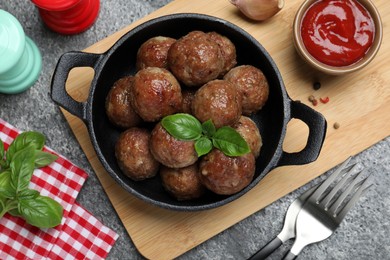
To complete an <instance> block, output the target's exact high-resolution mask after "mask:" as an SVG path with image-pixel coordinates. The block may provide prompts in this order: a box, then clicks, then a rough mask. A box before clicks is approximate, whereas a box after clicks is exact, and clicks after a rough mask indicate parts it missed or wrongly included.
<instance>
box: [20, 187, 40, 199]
mask: <svg viewBox="0 0 390 260" xmlns="http://www.w3.org/2000/svg"><path fill="white" fill-rule="evenodd" d="M38 196H40V194H39V192H38V191H36V190H32V189H25V190H22V191H20V192H19V193H18V199H35V198H37V197H38Z"/></svg>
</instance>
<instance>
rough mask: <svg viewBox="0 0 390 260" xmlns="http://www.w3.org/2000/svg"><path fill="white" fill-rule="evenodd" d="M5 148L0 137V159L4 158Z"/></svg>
mask: <svg viewBox="0 0 390 260" xmlns="http://www.w3.org/2000/svg"><path fill="white" fill-rule="evenodd" d="M4 154H5V149H4V143H3V141H1V139H0V160H3V159H4Z"/></svg>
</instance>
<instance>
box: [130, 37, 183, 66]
mask: <svg viewBox="0 0 390 260" xmlns="http://www.w3.org/2000/svg"><path fill="white" fill-rule="evenodd" d="M175 41H176V39H173V38H170V37H164V36H156V37H153V38H150V39H149V40H147V41H146V42H144V43H143V44H142V45H141V46H140V48H139V49H138V52H137V62H136V68H137V70H141V69H144V68H146V67H159V68H164V69H167V68H168V63H167V56H168V50H169V48H170V47H171V45H172V44H173V43H174V42H175Z"/></svg>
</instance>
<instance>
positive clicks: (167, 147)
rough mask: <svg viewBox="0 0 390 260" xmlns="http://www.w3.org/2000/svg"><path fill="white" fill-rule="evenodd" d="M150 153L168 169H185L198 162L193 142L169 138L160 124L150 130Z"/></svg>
mask: <svg viewBox="0 0 390 260" xmlns="http://www.w3.org/2000/svg"><path fill="white" fill-rule="evenodd" d="M150 151H151V152H152V154H153V156H154V158H155V159H156V160H157V161H159V162H160V163H161V164H163V165H165V166H167V167H170V168H182V167H186V166H189V165H191V164H194V163H195V162H196V161H197V160H198V155H197V153H196V151H195V147H194V141H183V140H179V139H177V138H175V137H173V136H171V135H170V134H169V133H168V132H167V131H166V130H165V129H164V127H163V126H162V125H161V123H160V122H159V123H157V124H156V126H155V127H154V128H153V130H152V136H151V139H150Z"/></svg>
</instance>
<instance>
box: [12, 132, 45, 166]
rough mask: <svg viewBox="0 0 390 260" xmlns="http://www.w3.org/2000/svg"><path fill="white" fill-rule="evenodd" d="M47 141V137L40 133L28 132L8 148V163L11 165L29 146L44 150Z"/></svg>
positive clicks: (22, 134)
mask: <svg viewBox="0 0 390 260" xmlns="http://www.w3.org/2000/svg"><path fill="white" fill-rule="evenodd" d="M45 141H46V138H45V136H44V135H43V134H41V133H39V132H35V131H28V132H23V133H21V134H19V135H18V136H17V137H16V138H15V139H14V141H13V142H12V143H11V144H10V146H9V147H8V150H7V154H6V157H7V158H6V161H7V163H8V164H10V163H11V161H12V159H13V157H14V156H15V154H16V153H17V152H18V151H20V150H23V149H24V148H26V147H27V146H29V145H31V146H33V147H34V148H35V150H42V148H43V146H44V145H45Z"/></svg>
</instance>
